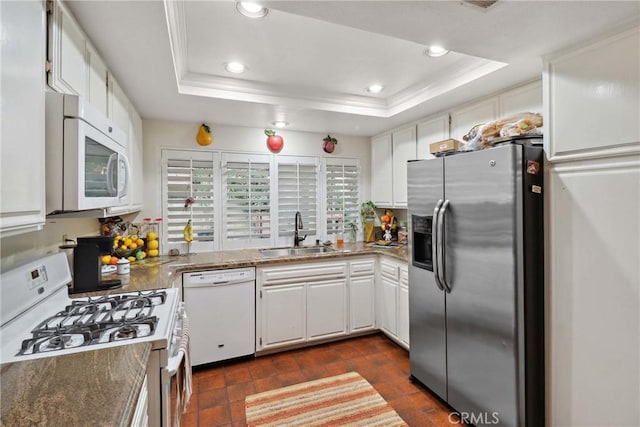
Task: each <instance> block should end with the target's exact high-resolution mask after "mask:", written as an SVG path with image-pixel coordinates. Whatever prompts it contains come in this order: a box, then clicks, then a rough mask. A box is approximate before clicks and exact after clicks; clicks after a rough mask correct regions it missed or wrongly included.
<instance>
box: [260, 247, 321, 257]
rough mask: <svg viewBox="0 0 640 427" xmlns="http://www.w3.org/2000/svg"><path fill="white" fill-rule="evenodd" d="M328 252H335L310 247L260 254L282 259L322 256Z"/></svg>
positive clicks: (273, 250) (266, 250) (275, 250)
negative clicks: (282, 257)
mask: <svg viewBox="0 0 640 427" xmlns="http://www.w3.org/2000/svg"><path fill="white" fill-rule="evenodd" d="M326 252H333V249H331V248H327V247H324V246H310V247H307V248H304V247H300V248H277V249H261V250H260V254H261V255H262V256H263V257H267V258H272V257H281V256H292V255H313V254H322V253H326Z"/></svg>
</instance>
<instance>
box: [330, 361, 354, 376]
mask: <svg viewBox="0 0 640 427" xmlns="http://www.w3.org/2000/svg"><path fill="white" fill-rule="evenodd" d="M324 369H325V370H326V371H327V374H328V375H329V376H331V375H340V374H346V373H347V372H351V371H352V370H353V369H351V367H350V366H349V365H348V364H347V363H346V362H344V361H339V362H333V363H327V364H326V365H324Z"/></svg>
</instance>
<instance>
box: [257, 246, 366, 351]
mask: <svg viewBox="0 0 640 427" xmlns="http://www.w3.org/2000/svg"><path fill="white" fill-rule="evenodd" d="M375 266H376V258H375V257H367V258H354V259H353V260H350V261H339V262H336V261H335V260H331V261H326V262H316V263H296V264H292V263H289V264H284V265H281V266H274V267H264V268H260V267H259V268H257V269H256V278H257V287H256V292H257V299H256V300H257V305H256V314H257V315H256V351H258V352H260V351H263V350H271V349H273V348H280V347H282V348H285V347H289V346H295V345H300V344H304V343H306V342H312V341H318V340H326V339H332V338H337V337H342V336H346V335H349V334H355V333H360V332H365V331H368V330H371V331H373V330H375V329H376V317H375V310H374V307H375V286H374V285H375Z"/></svg>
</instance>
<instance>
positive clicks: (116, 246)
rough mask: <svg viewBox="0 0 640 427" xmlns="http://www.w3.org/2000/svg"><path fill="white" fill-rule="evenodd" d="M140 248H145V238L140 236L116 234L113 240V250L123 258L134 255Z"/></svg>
mask: <svg viewBox="0 0 640 427" xmlns="http://www.w3.org/2000/svg"><path fill="white" fill-rule="evenodd" d="M139 250H144V240H142V239H141V238H140V237H138V236H116V237H115V239H114V240H113V251H114V252H115V254H116V255H117V256H119V257H121V258H128V257H130V256H134V254H135V253H136V252H138V251H139Z"/></svg>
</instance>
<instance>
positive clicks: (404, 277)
mask: <svg viewBox="0 0 640 427" xmlns="http://www.w3.org/2000/svg"><path fill="white" fill-rule="evenodd" d="M398 339H399V340H400V341H401V342H403V343H404V344H406V345H407V347H409V271H408V269H407V268H406V267H401V268H400V287H399V288H398Z"/></svg>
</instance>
